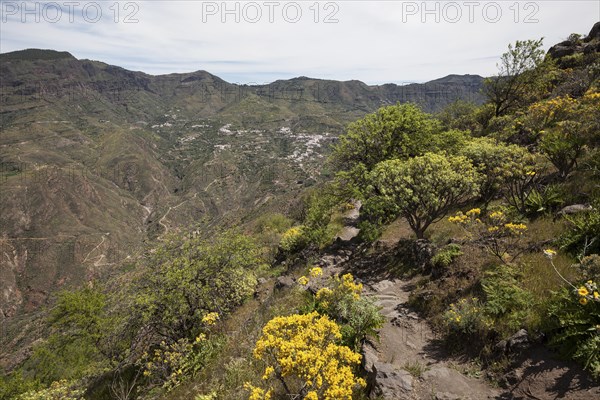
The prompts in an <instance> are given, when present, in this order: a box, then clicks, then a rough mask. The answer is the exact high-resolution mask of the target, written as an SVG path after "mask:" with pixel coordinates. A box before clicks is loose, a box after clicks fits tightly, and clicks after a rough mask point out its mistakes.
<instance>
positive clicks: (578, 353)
mask: <svg viewBox="0 0 600 400" xmlns="http://www.w3.org/2000/svg"><path fill="white" fill-rule="evenodd" d="M594 288H595V289H596V290H593V289H594ZM597 290H598V289H597V285H596V284H595V283H594V282H593V281H588V282H586V283H584V284H581V285H580V286H579V287H578V288H577V289H576V290H575V291H572V290H568V289H566V288H565V289H563V290H561V291H560V292H558V293H555V294H554V298H553V300H552V302H551V304H550V307H549V316H550V337H551V340H550V345H551V346H553V347H555V348H557V349H558V350H559V351H560V353H561V354H562V355H563V356H565V357H568V358H571V359H573V360H576V361H578V362H580V363H581V364H582V365H583V366H584V367H585V368H586V369H588V370H589V371H590V372H591V373H592V374H593V375H594V376H596V377H597V378H600V297H599V296H598V291H597ZM584 294H585V295H584Z"/></svg>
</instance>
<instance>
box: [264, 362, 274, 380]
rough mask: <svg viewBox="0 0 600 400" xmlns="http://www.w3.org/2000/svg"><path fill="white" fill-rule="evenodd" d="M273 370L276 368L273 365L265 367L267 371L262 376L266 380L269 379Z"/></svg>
mask: <svg viewBox="0 0 600 400" xmlns="http://www.w3.org/2000/svg"><path fill="white" fill-rule="evenodd" d="M273 372H275V368H273V367H271V366H269V367H267V368H266V369H265V373H264V375H263V376H262V378H263V380H265V381H266V380H267V379H269V376H271V374H272V373H273Z"/></svg>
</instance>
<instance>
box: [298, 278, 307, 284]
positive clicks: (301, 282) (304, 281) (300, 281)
mask: <svg viewBox="0 0 600 400" xmlns="http://www.w3.org/2000/svg"><path fill="white" fill-rule="evenodd" d="M298 283H299V284H301V285H302V286H306V285H308V278H307V277H305V276H301V277H300V278H298Z"/></svg>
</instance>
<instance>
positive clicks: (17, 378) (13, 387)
mask: <svg viewBox="0 0 600 400" xmlns="http://www.w3.org/2000/svg"><path fill="white" fill-rule="evenodd" d="M38 389H40V383H39V382H38V381H36V380H34V379H30V378H26V377H24V376H23V371H21V370H16V371H13V372H12V373H11V374H9V375H0V400H11V399H16V398H17V397H18V395H19V394H21V393H25V392H35V391H36V390H38Z"/></svg>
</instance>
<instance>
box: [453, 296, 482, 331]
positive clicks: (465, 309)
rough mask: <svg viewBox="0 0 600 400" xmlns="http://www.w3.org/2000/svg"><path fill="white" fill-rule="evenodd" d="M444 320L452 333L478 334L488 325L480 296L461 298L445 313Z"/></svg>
mask: <svg viewBox="0 0 600 400" xmlns="http://www.w3.org/2000/svg"><path fill="white" fill-rule="evenodd" d="M443 321H444V323H445V325H446V327H447V328H448V329H449V330H450V334H458V335H467V336H472V335H477V334H479V333H481V332H483V331H484V330H485V329H486V327H487V325H488V324H487V322H486V320H485V316H484V313H483V307H482V304H481V302H480V301H479V299H478V298H476V297H472V298H470V299H466V298H464V299H460V300H459V301H458V303H452V304H450V308H449V309H448V310H447V311H446V312H445V313H444V315H443Z"/></svg>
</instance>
